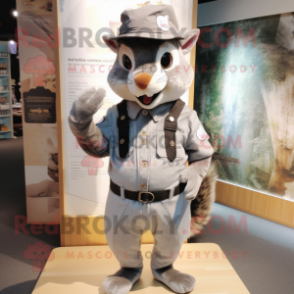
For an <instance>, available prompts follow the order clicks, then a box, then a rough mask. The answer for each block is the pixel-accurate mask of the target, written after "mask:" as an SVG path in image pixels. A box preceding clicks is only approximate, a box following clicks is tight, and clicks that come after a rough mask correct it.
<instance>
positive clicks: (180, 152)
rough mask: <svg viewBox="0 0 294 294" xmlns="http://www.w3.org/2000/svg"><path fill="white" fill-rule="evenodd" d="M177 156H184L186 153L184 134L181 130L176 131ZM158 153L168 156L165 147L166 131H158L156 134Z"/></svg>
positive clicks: (164, 156)
mask: <svg viewBox="0 0 294 294" xmlns="http://www.w3.org/2000/svg"><path fill="white" fill-rule="evenodd" d="M175 148H176V158H183V157H185V155H186V152H185V149H184V147H183V144H182V135H181V133H180V132H179V131H176V142H175ZM156 154H157V155H158V156H159V157H161V158H167V153H166V148H165V134H164V131H157V134H156Z"/></svg>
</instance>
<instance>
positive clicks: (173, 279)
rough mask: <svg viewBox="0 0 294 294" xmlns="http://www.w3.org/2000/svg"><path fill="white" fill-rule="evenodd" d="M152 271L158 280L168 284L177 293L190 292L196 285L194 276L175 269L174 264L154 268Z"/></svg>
mask: <svg viewBox="0 0 294 294" xmlns="http://www.w3.org/2000/svg"><path fill="white" fill-rule="evenodd" d="M152 273H153V276H154V278H155V279H156V280H158V281H160V282H162V283H163V284H165V285H166V286H168V287H169V288H170V289H171V290H172V291H174V292H175V293H188V292H191V291H192V290H193V289H194V287H195V283H196V280H195V278H194V277H192V276H190V275H188V274H183V273H181V272H179V271H177V270H175V269H174V268H173V266H172V265H170V266H167V267H163V268H160V269H152Z"/></svg>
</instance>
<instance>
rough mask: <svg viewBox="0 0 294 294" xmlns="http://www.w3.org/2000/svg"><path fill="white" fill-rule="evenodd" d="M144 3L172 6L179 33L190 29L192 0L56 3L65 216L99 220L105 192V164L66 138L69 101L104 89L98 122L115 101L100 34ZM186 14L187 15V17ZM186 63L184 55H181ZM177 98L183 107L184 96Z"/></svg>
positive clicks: (109, 61) (108, 57)
mask: <svg viewBox="0 0 294 294" xmlns="http://www.w3.org/2000/svg"><path fill="white" fill-rule="evenodd" d="M149 4H157V5H160V4H169V5H173V7H174V9H175V12H176V14H177V16H178V19H179V23H180V28H181V29H182V28H187V29H190V28H191V26H192V9H189V7H192V5H193V3H192V0H185V1H181V0H167V1H147V2H146V1H142V0H127V1H119V0H103V1H93V0H83V1H82V0H71V1H67V0H61V1H60V24H61V39H62V48H61V54H62V56H61V57H62V58H61V59H62V83H63V84H62V86H63V117H64V124H63V129H64V155H65V192H66V197H65V202H66V205H65V207H66V215H68V216H73V215H74V216H75V215H103V214H104V209H105V203H106V198H107V194H108V191H109V176H108V164H109V161H108V160H109V159H108V158H103V159H97V158H93V157H90V156H87V155H86V154H85V153H84V152H83V150H82V149H81V148H80V147H79V145H78V143H77V141H76V139H75V137H74V136H73V135H72V133H71V131H70V129H69V125H68V122H67V118H68V116H69V113H70V109H71V106H72V103H73V101H75V100H76V99H77V98H78V97H79V96H80V95H81V94H82V93H83V92H85V91H86V90H87V89H89V88H91V87H96V88H98V87H103V88H104V89H106V92H107V94H106V98H105V99H104V105H103V107H102V108H101V109H100V110H99V111H98V112H97V113H96V115H95V116H94V120H95V121H96V122H98V121H99V120H100V119H102V117H103V116H104V115H105V114H106V111H107V109H108V108H109V107H111V106H112V105H113V104H117V103H118V102H120V101H121V98H120V97H118V96H116V94H115V93H114V92H113V91H112V90H111V89H110V87H109V85H108V83H107V76H108V73H109V71H110V70H111V68H112V65H113V64H114V61H115V58H116V55H115V54H114V53H113V52H112V51H111V50H110V49H108V47H107V46H106V45H105V44H104V42H103V41H102V35H103V34H105V33H108V34H109V33H114V34H117V33H118V28H119V26H120V15H121V13H122V12H123V11H124V10H126V9H136V8H139V7H142V6H144V5H149ZM189 13H190V14H189ZM187 59H188V60H190V56H187ZM182 99H183V100H184V101H185V102H186V103H188V99H189V93H188V92H187V93H185V95H184V96H183V97H182Z"/></svg>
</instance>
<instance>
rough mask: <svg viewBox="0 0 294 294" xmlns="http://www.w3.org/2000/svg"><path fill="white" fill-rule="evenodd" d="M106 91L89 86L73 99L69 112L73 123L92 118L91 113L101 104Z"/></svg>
mask: <svg viewBox="0 0 294 294" xmlns="http://www.w3.org/2000/svg"><path fill="white" fill-rule="evenodd" d="M105 96H106V91H105V90H104V89H103V88H99V89H95V88H91V89H90V90H88V91H86V92H85V93H84V94H83V95H82V96H81V97H79V98H78V99H77V100H76V101H74V103H73V105H72V109H71V112H70V117H71V120H72V121H73V122H75V123H80V124H81V123H84V122H87V121H89V120H91V119H92V117H93V115H94V114H95V113H96V112H97V111H98V110H99V108H100V107H101V106H102V104H103V99H104V97H105Z"/></svg>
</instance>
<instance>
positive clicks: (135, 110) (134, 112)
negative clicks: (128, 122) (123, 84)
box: [127, 101, 174, 123]
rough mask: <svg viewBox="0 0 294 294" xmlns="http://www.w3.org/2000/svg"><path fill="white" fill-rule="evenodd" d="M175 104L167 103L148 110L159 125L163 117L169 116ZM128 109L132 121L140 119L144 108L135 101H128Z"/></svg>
mask: <svg viewBox="0 0 294 294" xmlns="http://www.w3.org/2000/svg"><path fill="white" fill-rule="evenodd" d="M173 104H174V101H173V102H167V103H164V104H161V105H158V106H157V107H155V108H153V109H148V112H149V113H150V115H151V117H152V119H153V120H154V122H156V123H157V122H158V121H159V120H160V119H161V118H162V116H163V115H165V114H167V113H168V112H169V111H170V110H171V108H172V106H173ZM127 109H128V115H129V117H130V119H132V120H135V119H136V118H137V117H138V114H139V112H140V111H142V110H143V108H142V107H141V106H140V105H139V104H138V103H137V102H135V101H128V103H127Z"/></svg>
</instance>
